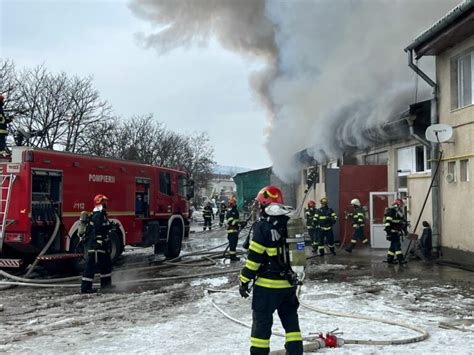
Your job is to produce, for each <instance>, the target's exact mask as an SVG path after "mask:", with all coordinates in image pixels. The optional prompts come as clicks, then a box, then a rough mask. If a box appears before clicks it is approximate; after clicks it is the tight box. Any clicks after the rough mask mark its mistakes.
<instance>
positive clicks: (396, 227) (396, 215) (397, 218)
mask: <svg viewBox="0 0 474 355" xmlns="http://www.w3.org/2000/svg"><path fill="white" fill-rule="evenodd" d="M384 225H385V229H384V230H385V233H386V234H387V240H388V241H389V242H390V247H389V249H388V251H387V262H388V263H389V264H394V263H397V262H398V263H399V264H402V263H403V253H402V244H401V238H402V235H403V234H404V231H405V230H406V227H407V221H406V218H405V213H404V211H403V200H402V199H400V198H397V199H396V200H395V201H393V204H392V207H389V208H387V209H386V211H385V215H384ZM395 258H396V259H397V260H395Z"/></svg>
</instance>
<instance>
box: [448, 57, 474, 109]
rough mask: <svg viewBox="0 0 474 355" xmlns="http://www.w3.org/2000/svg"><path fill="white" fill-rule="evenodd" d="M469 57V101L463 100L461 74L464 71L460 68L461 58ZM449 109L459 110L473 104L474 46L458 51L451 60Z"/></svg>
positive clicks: (462, 74)
mask: <svg viewBox="0 0 474 355" xmlns="http://www.w3.org/2000/svg"><path fill="white" fill-rule="evenodd" d="M466 57H467V58H469V59H470V67H471V85H470V89H471V99H470V101H469V102H467V103H466V102H464V95H462V93H463V92H464V85H463V81H464V80H462V79H463V76H464V72H463V71H462V70H461V69H462V66H461V65H460V63H461V60H463V59H464V58H466ZM451 90H452V91H453V92H452V94H451V110H452V111H455V110H460V109H463V108H465V107H468V106H472V105H474V48H469V49H468V50H466V51H464V52H462V53H460V54H459V55H457V56H456V57H454V58H452V60H451Z"/></svg>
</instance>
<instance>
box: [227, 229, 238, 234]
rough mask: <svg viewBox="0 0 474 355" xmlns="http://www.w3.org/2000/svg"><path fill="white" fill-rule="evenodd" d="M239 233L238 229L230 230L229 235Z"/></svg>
mask: <svg viewBox="0 0 474 355" xmlns="http://www.w3.org/2000/svg"><path fill="white" fill-rule="evenodd" d="M238 231H239V230H238V229H228V230H227V233H237V232H238Z"/></svg>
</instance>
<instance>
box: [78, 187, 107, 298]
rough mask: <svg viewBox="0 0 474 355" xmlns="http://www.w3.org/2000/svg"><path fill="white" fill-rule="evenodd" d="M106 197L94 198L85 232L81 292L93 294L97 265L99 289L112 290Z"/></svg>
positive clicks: (98, 196) (100, 195)
mask: <svg viewBox="0 0 474 355" xmlns="http://www.w3.org/2000/svg"><path fill="white" fill-rule="evenodd" d="M107 201H108V199H107V197H106V196H105V195H102V194H99V195H96V196H95V197H94V204H95V207H94V210H93V211H92V215H91V216H90V220H89V225H90V229H89V230H88V231H87V235H86V239H85V248H86V251H87V257H86V267H85V269H84V274H83V275H82V283H81V292H82V293H95V292H97V290H95V289H93V288H92V282H93V281H94V274H95V266H96V264H98V268H99V273H100V289H101V290H107V289H112V288H113V287H112V261H111V259H110V245H109V239H108V234H109V231H110V229H111V228H112V225H111V223H110V222H109V220H108V218H107Z"/></svg>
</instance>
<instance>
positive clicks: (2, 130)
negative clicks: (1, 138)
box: [0, 129, 8, 134]
mask: <svg viewBox="0 0 474 355" xmlns="http://www.w3.org/2000/svg"><path fill="white" fill-rule="evenodd" d="M3 133H5V134H7V133H8V132H7V130H6V129H0V134H3Z"/></svg>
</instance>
